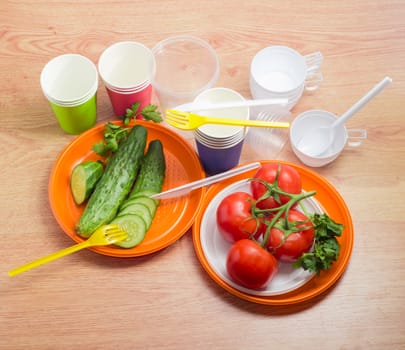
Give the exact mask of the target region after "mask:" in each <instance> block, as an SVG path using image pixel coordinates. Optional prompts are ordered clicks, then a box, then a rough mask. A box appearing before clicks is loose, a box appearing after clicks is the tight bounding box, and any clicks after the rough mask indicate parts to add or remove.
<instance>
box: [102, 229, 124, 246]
mask: <svg viewBox="0 0 405 350" xmlns="http://www.w3.org/2000/svg"><path fill="white" fill-rule="evenodd" d="M127 237H128V234H127V232H125V231H123V230H119V231H113V232H108V233H107V232H106V234H105V238H106V239H107V240H108V241H109V242H110V243H117V242H120V241H123V240H124V239H126V238H127Z"/></svg>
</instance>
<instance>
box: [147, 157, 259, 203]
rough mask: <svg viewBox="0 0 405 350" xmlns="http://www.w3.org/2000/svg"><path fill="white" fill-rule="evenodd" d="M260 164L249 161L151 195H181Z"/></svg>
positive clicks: (156, 196) (162, 197)
mask: <svg viewBox="0 0 405 350" xmlns="http://www.w3.org/2000/svg"><path fill="white" fill-rule="evenodd" d="M259 166H260V162H254V163H249V164H246V165H243V166H240V167H237V168H233V169H231V170H228V171H225V172H223V173H220V174H216V175H212V176H209V177H206V178H203V179H201V180H197V181H193V182H190V183H187V184H184V185H181V186H178V187H175V188H172V189H170V190H167V191H163V192H160V193H157V194H154V195H152V196H150V197H151V198H153V199H167V198H173V197H179V196H182V195H184V194H187V193H189V192H191V191H193V190H195V189H197V188H201V187H204V186H208V185H211V184H213V183H216V182H218V181H221V180H225V179H228V178H230V177H232V176H235V175H238V174H242V173H244V172H247V171H249V170H253V169H257V168H258V167H259Z"/></svg>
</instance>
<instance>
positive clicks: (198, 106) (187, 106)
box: [173, 98, 288, 112]
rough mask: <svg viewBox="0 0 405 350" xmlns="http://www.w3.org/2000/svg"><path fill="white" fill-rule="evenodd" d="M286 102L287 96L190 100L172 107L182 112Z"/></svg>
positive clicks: (282, 104) (282, 103)
mask: <svg viewBox="0 0 405 350" xmlns="http://www.w3.org/2000/svg"><path fill="white" fill-rule="evenodd" d="M287 103H288V98H266V99H258V100H245V101H229V102H215V103H213V102H190V103H184V104H182V105H180V106H177V107H175V108H173V109H176V110H179V111H183V112H197V111H208V110H215V109H223V108H234V107H257V106H270V105H280V106H285V105H286V104H287Z"/></svg>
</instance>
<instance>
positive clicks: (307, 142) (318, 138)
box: [298, 77, 392, 157]
mask: <svg viewBox="0 0 405 350" xmlns="http://www.w3.org/2000/svg"><path fill="white" fill-rule="evenodd" d="M391 82H392V79H391V78H390V77H385V78H384V79H383V80H381V81H380V82H379V83H378V84H377V85H375V86H374V87H373V88H372V89H371V90H370V91H369V92H368V93H367V94H365V95H364V96H363V97H362V98H361V99H360V100H358V101H357V102H356V103H355V104H354V105H353V106H352V107H350V108H349V109H348V110H347V111H346V112H345V113H343V114H342V115H341V116H340V118H337V119H336V121H334V122H333V123H332V124H331V125H330V126H327V127H318V128H314V129H313V130H312V131H311V132H309V133H308V134H306V135H305V136H304V137H303V138H302V139H301V140H300V142H299V144H298V148H300V149H301V150H303V151H305V152H306V153H308V154H310V155H312V156H316V157H320V156H322V155H324V154H325V153H326V152H327V151H328V150H329V148H330V146H331V145H332V144H333V140H334V135H335V133H334V130H335V128H337V127H338V126H340V125H342V124H344V123H345V122H346V121H347V120H348V119H349V118H350V117H352V116H353V115H354V114H355V113H356V112H358V111H359V110H360V108H362V107H363V106H364V105H366V104H367V103H368V102H369V101H370V100H371V99H372V98H373V97H375V96H376V95H377V94H379V93H380V92H381V91H382V90H383V89H384V88H385V87H386V86H387V85H388V84H390V83H391Z"/></svg>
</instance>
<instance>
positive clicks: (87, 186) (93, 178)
mask: <svg viewBox="0 0 405 350" xmlns="http://www.w3.org/2000/svg"><path fill="white" fill-rule="evenodd" d="M103 172H104V168H103V165H102V164H101V163H100V162H96V161H87V162H83V163H79V164H77V165H76V166H75V167H74V168H73V171H72V174H71V176H70V189H71V191H72V195H73V200H74V201H75V203H76V204H78V205H80V204H82V203H83V202H84V201H85V200H86V199H87V198H89V197H90V194H91V193H92V192H93V190H94V187H95V186H96V184H97V182H98V180H100V178H101V175H103Z"/></svg>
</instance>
